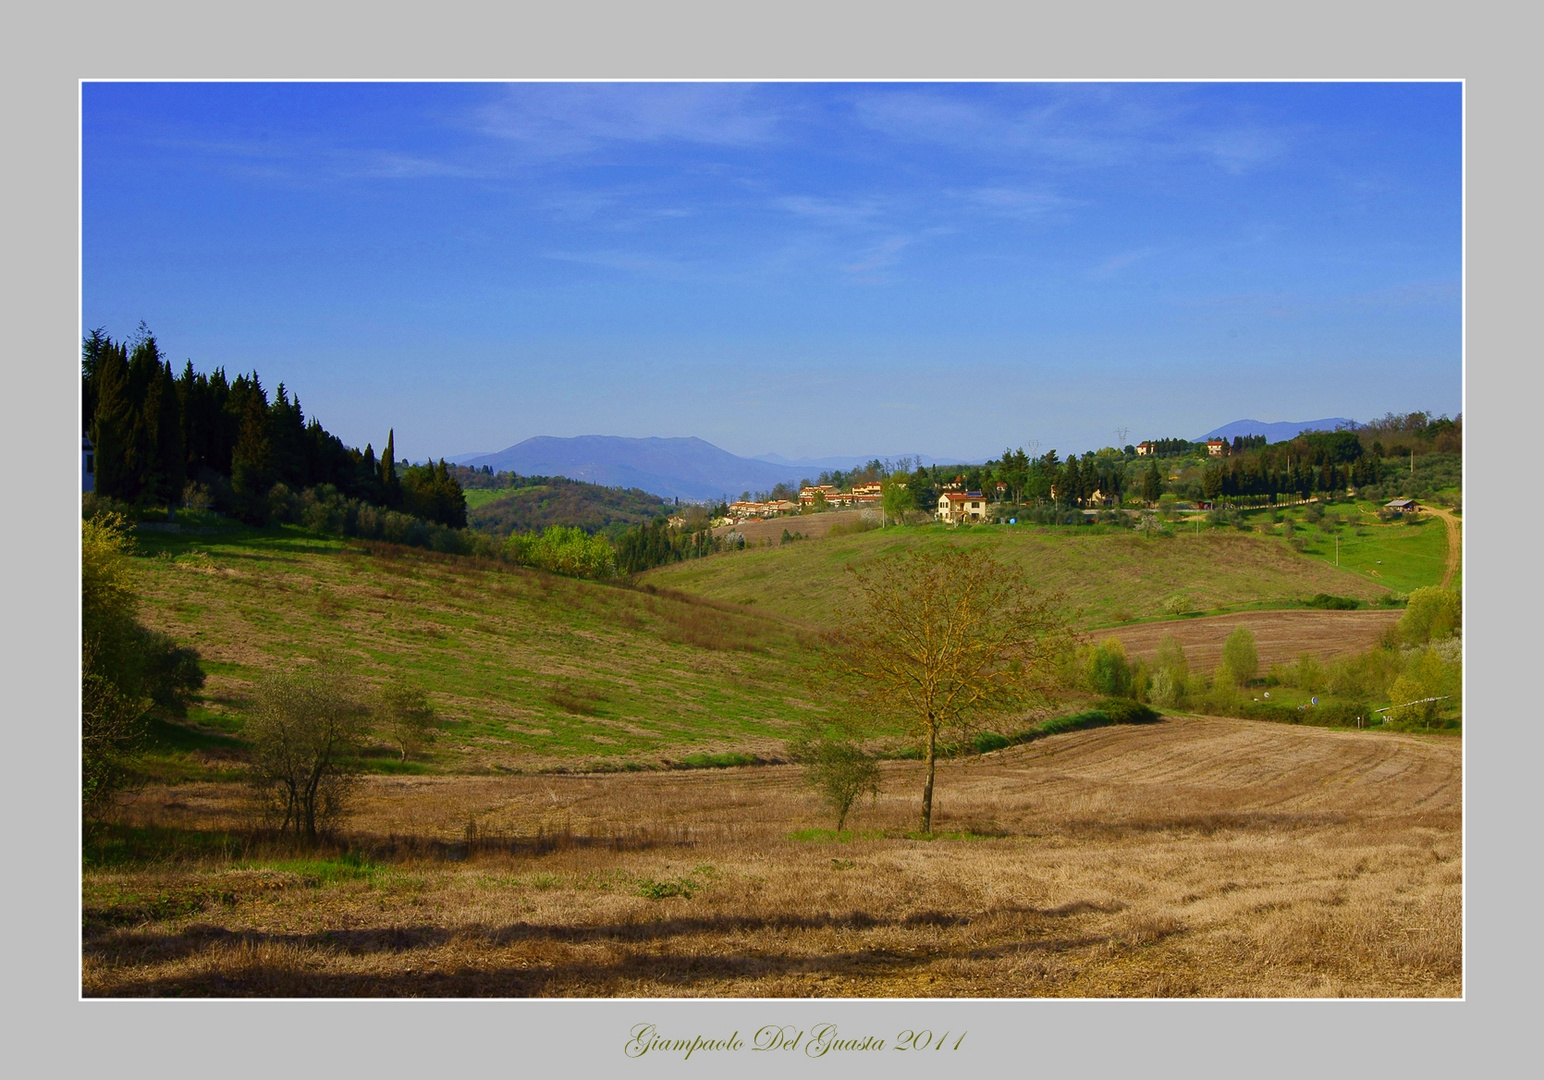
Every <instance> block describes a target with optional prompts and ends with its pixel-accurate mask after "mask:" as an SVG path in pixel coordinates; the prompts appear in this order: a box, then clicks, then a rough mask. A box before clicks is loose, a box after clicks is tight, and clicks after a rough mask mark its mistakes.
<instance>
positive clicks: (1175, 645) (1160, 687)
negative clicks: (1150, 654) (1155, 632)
mask: <svg viewBox="0 0 1544 1080" xmlns="http://www.w3.org/2000/svg"><path fill="white" fill-rule="evenodd" d="M1189 677H1190V669H1189V666H1188V665H1187V664H1186V662H1185V647H1184V646H1183V645H1181V644H1180V643H1179V639H1177V638H1176V637H1174V635H1172V634H1165V635H1164V636H1163V639H1162V640H1161V641H1159V642H1158V657H1157V659H1156V660H1155V661H1154V662H1153V682H1152V690H1151V696H1152V702H1153V704H1154V705H1158V706H1161V707H1163V708H1174V707H1176V706H1179V705H1183V704H1184V702H1185V685H1186V682H1187V680H1188V679H1189Z"/></svg>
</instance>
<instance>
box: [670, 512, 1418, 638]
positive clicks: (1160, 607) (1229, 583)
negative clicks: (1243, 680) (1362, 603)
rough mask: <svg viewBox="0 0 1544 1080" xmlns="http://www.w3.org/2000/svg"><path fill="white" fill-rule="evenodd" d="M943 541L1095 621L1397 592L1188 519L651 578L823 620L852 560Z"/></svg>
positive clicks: (735, 561)
mask: <svg viewBox="0 0 1544 1080" xmlns="http://www.w3.org/2000/svg"><path fill="white" fill-rule="evenodd" d="M944 544H959V545H961V546H966V547H971V546H976V545H981V546H987V547H990V548H991V549H992V550H993V551H994V552H995V553H996V554H998V555H1000V556H1001V557H1003V558H1005V559H1008V560H1010V561H1012V562H1017V563H1020V564H1022V565H1025V566H1027V567H1028V568H1029V571H1030V575H1031V577H1032V579H1033V580H1034V581H1036V582H1037V583H1038V584H1039V585H1040V586H1042V587H1043V588H1045V589H1048V590H1052V591H1059V592H1062V593H1064V594H1065V595H1066V597H1067V599H1068V601H1069V602H1070V604H1071V605H1072V607H1073V608H1074V609H1075V611H1076V615H1075V622H1076V624H1077V625H1080V626H1089V627H1092V626H1104V625H1109V624H1111V623H1118V622H1125V621H1129V620H1131V619H1140V618H1150V617H1156V616H1161V615H1164V614H1172V613H1174V612H1175V611H1180V610H1183V611H1210V610H1215V609H1218V608H1238V607H1244V606H1250V605H1275V606H1281V605H1289V604H1293V603H1295V602H1296V601H1298V600H1300V599H1302V598H1305V597H1309V596H1313V595H1314V594H1315V593H1321V592H1323V593H1331V594H1335V595H1340V596H1354V597H1357V598H1359V599H1363V600H1374V599H1377V598H1378V597H1381V596H1383V595H1384V594H1385V593H1387V592H1388V591H1389V586H1388V585H1385V584H1380V583H1379V582H1377V581H1375V580H1371V579H1369V578H1368V577H1366V576H1363V575H1359V574H1354V573H1351V572H1349V571H1344V570H1337V569H1335V568H1334V567H1332V566H1327V565H1325V563H1324V562H1323V561H1322V560H1320V559H1316V558H1313V557H1310V556H1307V555H1301V554H1298V553H1297V552H1295V551H1293V550H1291V549H1290V548H1289V547H1288V546H1287V545H1286V544H1285V543H1283V542H1282V541H1280V540H1275V541H1272V540H1267V539H1264V538H1259V537H1255V536H1250V535H1246V534H1243V533H1238V532H1235V531H1232V530H1227V531H1223V530H1216V529H1202V530H1201V531H1200V533H1199V535H1196V534H1193V533H1190V532H1187V531H1185V530H1184V529H1183V527H1181V528H1180V529H1178V530H1176V534H1175V535H1172V536H1165V537H1158V538H1154V539H1144V538H1142V537H1140V536H1137V535H1136V534H1135V533H1134V532H1132V531H1131V530H1121V531H1118V532H1116V531H1106V530H1105V528H1104V527H1098V526H1074V527H1067V528H1042V527H1024V526H995V525H987V526H975V527H973V528H964V529H957V530H951V529H949V528H947V527H945V526H940V525H922V526H907V527H891V528H888V529H876V530H873V531H871V532H866V533H860V534H858V535H855V536H844V537H839V538H834V539H829V540H820V541H812V542H808V543H798V544H786V545H781V546H776V547H766V548H750V549H747V550H745V551H741V552H735V553H732V554H729V555H715V556H712V557H711V558H707V559H695V560H692V561H690V562H685V563H676V564H674V565H672V566H666V567H661V568H659V569H656V570H651V571H649V572H648V573H647V574H646V575H644V578H643V580H645V581H648V582H651V583H653V584H656V585H659V586H662V587H669V588H672V589H679V590H681V591H683V592H688V593H691V594H693V595H696V596H702V597H705V598H708V599H713V600H722V601H728V602H730V603H735V604H741V605H745V606H748V607H753V608H754V609H755V610H759V611H768V612H774V613H776V614H778V615H784V616H787V617H789V618H793V619H798V620H800V621H803V622H807V623H810V624H813V625H819V626H824V625H828V624H829V623H830V622H831V620H832V618H833V616H834V614H835V613H836V612H837V611H838V610H839V607H840V604H841V602H842V598H843V596H844V594H845V590H846V585H845V583H844V581H843V576H844V575H843V568H844V567H845V566H847V564H849V563H853V564H861V563H863V562H864V561H866V560H869V559H872V558H874V557H876V556H878V555H882V554H884V553H887V552H891V551H898V550H904V549H907V548H913V547H925V546H930V545H944Z"/></svg>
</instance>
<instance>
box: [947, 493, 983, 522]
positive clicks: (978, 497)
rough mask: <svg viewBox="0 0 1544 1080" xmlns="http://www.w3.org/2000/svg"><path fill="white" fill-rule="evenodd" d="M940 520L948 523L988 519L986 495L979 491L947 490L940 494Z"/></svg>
mask: <svg viewBox="0 0 1544 1080" xmlns="http://www.w3.org/2000/svg"><path fill="white" fill-rule="evenodd" d="M938 520H939V521H942V522H944V523H945V524H948V525H957V524H959V523H960V522H962V521H985V520H986V496H985V495H983V494H981V492H979V491H946V492H944V493H943V494H942V495H940V496H938Z"/></svg>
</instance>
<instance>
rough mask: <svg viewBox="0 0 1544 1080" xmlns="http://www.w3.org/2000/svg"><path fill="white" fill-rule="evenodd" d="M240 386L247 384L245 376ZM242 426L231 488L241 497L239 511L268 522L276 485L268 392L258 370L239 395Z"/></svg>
mask: <svg viewBox="0 0 1544 1080" xmlns="http://www.w3.org/2000/svg"><path fill="white" fill-rule="evenodd" d="M236 382H237V386H238V387H240V386H241V384H243V383H246V379H245V378H244V377H242V378H238V379H237V380H236ZM231 397H232V399H233V401H234V400H235V399H237V398H238V397H239V400H240V405H241V414H240V424H241V427H240V429H239V431H238V433H237V436H236V445H235V447H234V449H232V451H231V487H232V489H234V491H235V492H236V495H237V497H238V499H239V505H238V507H237V511H238V512H239V513H240V514H241V515H242V516H243V517H245V518H246V519H247V520H249V521H255V522H260V521H266V520H267V517H268V515H267V512H266V507H265V505H264V502H263V500H264V498H265V497H266V496H267V494H268V490H269V488H271V487H273V484H274V479H275V477H274V469H273V446H272V444H271V443H270V441H269V439H268V395H267V394H265V393H264V392H263V388H262V384H261V383H259V382H258V379H257V372H255V371H254V372H253V373H252V380H251V382H250V383H249V384H247V385H246V386H245V387H244V388H243V392H242V393H241V394H239V395H237V394H235V393H233V394H232V395H231Z"/></svg>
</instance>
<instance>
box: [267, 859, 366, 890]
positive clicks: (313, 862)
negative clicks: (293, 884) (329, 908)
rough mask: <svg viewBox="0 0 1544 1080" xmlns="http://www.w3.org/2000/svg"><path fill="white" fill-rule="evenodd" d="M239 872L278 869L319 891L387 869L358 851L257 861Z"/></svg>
mask: <svg viewBox="0 0 1544 1080" xmlns="http://www.w3.org/2000/svg"><path fill="white" fill-rule="evenodd" d="M238 869H242V870H280V871H283V872H285V873H290V874H295V875H296V876H298V877H299V878H301V879H302V880H303V881H304V882H305V883H306V884H307V885H310V886H312V887H313V888H322V887H325V886H328V885H337V884H340V883H342V882H346V881H371V880H373V879H375V878H376V877H378V876H379V875H380V874H381V873H383V872H384V871H385V870H386V867H383V866H380V865H378V864H376V863H374V862H371V861H370V859H369V858H368V857H366V856H365V855H363V854H361V853H359V852H356V851H347V852H344V853H343V854H341V855H336V856H331V857H328V858H319V859H275V860H268V859H259V860H253V861H251V862H249V863H246V864H245V865H243V866H241V867H239V868H238Z"/></svg>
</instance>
